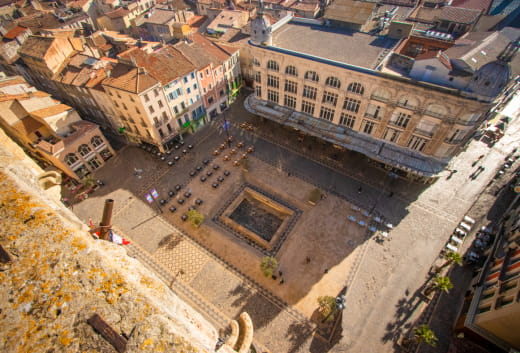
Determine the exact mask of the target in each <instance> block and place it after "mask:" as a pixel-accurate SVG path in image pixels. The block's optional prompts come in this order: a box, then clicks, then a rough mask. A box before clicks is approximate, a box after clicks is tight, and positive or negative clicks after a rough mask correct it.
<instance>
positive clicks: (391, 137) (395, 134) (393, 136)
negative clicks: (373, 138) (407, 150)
mask: <svg viewBox="0 0 520 353" xmlns="http://www.w3.org/2000/svg"><path fill="white" fill-rule="evenodd" d="M400 134H401V131H399V130H396V129H392V128H387V129H386V130H385V133H384V134H383V139H384V140H387V141H390V142H394V143H397V140H398V139H399V135H400Z"/></svg>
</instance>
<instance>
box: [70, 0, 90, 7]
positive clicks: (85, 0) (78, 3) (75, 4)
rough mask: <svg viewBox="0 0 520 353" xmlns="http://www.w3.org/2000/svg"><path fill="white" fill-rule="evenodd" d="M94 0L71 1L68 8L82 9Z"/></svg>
mask: <svg viewBox="0 0 520 353" xmlns="http://www.w3.org/2000/svg"><path fill="white" fill-rule="evenodd" d="M91 1H92V0H76V1H71V2H68V3H67V7H69V8H70V7H74V8H77V9H82V8H83V6H85V5H86V4H88V3H89V2H91Z"/></svg>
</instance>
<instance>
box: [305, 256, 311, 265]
mask: <svg viewBox="0 0 520 353" xmlns="http://www.w3.org/2000/svg"><path fill="white" fill-rule="evenodd" d="M305 263H307V264H310V263H311V258H310V257H309V256H307V257H306V258H305Z"/></svg>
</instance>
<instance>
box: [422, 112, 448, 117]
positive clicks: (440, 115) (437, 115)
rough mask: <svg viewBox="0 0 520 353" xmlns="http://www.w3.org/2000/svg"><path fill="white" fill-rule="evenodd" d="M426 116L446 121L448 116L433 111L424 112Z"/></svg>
mask: <svg viewBox="0 0 520 353" xmlns="http://www.w3.org/2000/svg"><path fill="white" fill-rule="evenodd" d="M424 114H426V115H429V116H433V117H434V118H439V119H446V118H447V117H448V116H447V115H445V114H441V113H437V112H432V111H431V110H425V111H424Z"/></svg>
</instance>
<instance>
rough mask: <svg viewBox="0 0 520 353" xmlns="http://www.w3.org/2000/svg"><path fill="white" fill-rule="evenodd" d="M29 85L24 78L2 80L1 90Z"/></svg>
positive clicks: (16, 77) (0, 83)
mask: <svg viewBox="0 0 520 353" xmlns="http://www.w3.org/2000/svg"><path fill="white" fill-rule="evenodd" d="M24 83H27V81H25V79H24V78H23V77H22V76H13V77H8V78H6V79H3V80H0V88H2V87H8V86H12V85H19V84H24Z"/></svg>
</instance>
